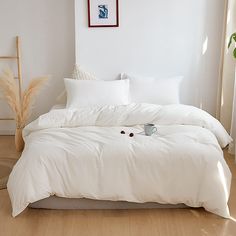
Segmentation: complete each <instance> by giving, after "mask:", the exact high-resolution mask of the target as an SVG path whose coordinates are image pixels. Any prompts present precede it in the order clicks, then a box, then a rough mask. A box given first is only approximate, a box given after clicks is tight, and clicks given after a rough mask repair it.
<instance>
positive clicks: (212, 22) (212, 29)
mask: <svg viewBox="0 0 236 236" xmlns="http://www.w3.org/2000/svg"><path fill="white" fill-rule="evenodd" d="M119 3H120V27H119V28H88V27H87V24H88V23H87V0H76V61H77V63H80V64H81V65H83V66H84V67H86V68H87V69H88V70H89V71H91V72H94V73H95V74H96V75H97V76H98V77H101V78H104V79H114V78H116V77H117V76H118V74H119V72H122V71H123V72H133V73H136V74H142V75H155V76H172V75H184V76H185V80H184V83H183V86H182V89H181V97H182V98H181V99H182V102H183V103H186V104H193V105H196V106H198V107H201V108H203V109H205V110H207V111H209V112H210V113H211V114H213V115H215V113H216V102H217V86H218V81H219V78H218V77H219V64H220V53H221V49H220V48H221V41H222V40H221V39H222V29H223V18H224V17H223V13H224V4H225V2H224V1H223V0H207V1H206V0H197V1H196V0H179V1H174V0H165V1H162V0H148V1H141V0H120V1H119Z"/></svg>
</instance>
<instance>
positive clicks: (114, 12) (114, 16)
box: [88, 0, 119, 27]
mask: <svg viewBox="0 0 236 236" xmlns="http://www.w3.org/2000/svg"><path fill="white" fill-rule="evenodd" d="M88 25H89V27H118V26H119V7H118V0H88Z"/></svg>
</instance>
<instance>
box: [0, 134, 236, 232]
mask: <svg viewBox="0 0 236 236" xmlns="http://www.w3.org/2000/svg"><path fill="white" fill-rule="evenodd" d="M6 156H8V157H10V158H16V159H17V157H18V154H17V153H16V152H15V151H14V146H13V138H12V137H0V158H5V157H6ZM225 158H226V160H227V163H228V164H229V166H230V169H231V171H232V173H233V180H232V188H231V196H230V201H229V206H230V212H231V216H232V219H227V220H226V219H223V218H221V217H218V216H216V215H214V214H211V213H208V212H206V211H204V210H203V209H153V210H93V211H88V210H87V211H84V210H83V211H81V210H74V211H72V210H67V211H66V210H64V211H62V210H33V209H27V210H26V211H24V213H23V214H21V215H19V216H18V217H16V218H12V216H11V204H10V200H9V197H8V194H7V191H6V190H0V236H10V235H12V236H18V235H19V236H21V235H22V236H46V235H47V236H61V235H66V236H75V235H76V236H83V235H88V236H93V235H99V236H106V235H109V236H113V235H119V236H126V235H134V236H139V235H142V236H143V235H144V236H146V235H160V236H172V235H173V236H185V235H186V236H195V235H196V236H200V235H203V236H205V235H207V236H211V235H212V236H217V235H219V236H231V235H232V236H235V235H236V165H235V164H234V157H233V156H230V155H228V154H227V153H226V152H225Z"/></svg>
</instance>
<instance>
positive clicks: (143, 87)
mask: <svg viewBox="0 0 236 236" xmlns="http://www.w3.org/2000/svg"><path fill="white" fill-rule="evenodd" d="M121 79H129V80H130V102H135V103H142V102H143V103H153V104H159V105H168V104H179V103H180V101H179V87H180V83H181V80H182V79H183V77H182V76H177V77H173V78H166V79H157V78H153V77H140V76H134V75H128V74H122V75H121Z"/></svg>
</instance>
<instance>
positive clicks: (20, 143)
mask: <svg viewBox="0 0 236 236" xmlns="http://www.w3.org/2000/svg"><path fill="white" fill-rule="evenodd" d="M22 129H23V128H16V132H15V146H16V150H17V151H18V152H22V150H23V149H24V146H25V143H24V140H23V137H22Z"/></svg>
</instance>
